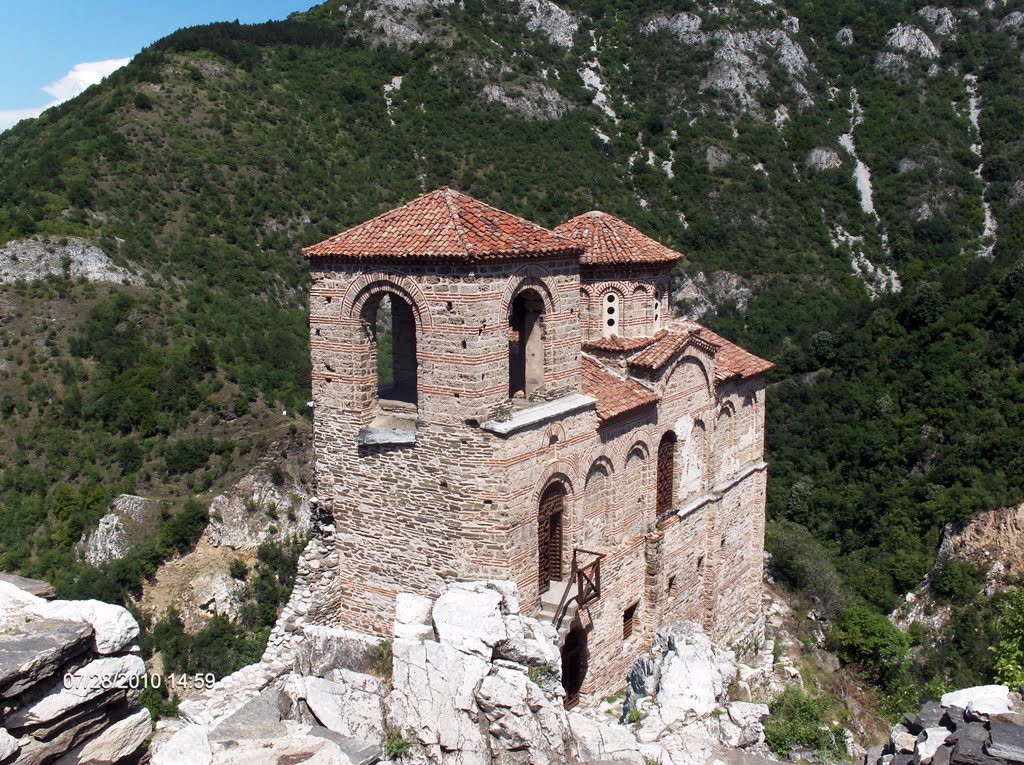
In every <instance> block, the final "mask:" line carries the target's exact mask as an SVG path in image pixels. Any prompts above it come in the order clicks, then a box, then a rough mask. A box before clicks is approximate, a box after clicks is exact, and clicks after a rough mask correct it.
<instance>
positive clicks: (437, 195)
mask: <svg viewBox="0 0 1024 765" xmlns="http://www.w3.org/2000/svg"><path fill="white" fill-rule="evenodd" d="M582 252H583V248H582V246H581V245H580V244H578V243H576V242H573V241H571V240H569V239H565V238H563V237H560V236H556V235H555V234H553V233H551V232H550V231H548V230H547V229H546V228H542V227H541V226H538V225H537V224H536V223H531V222H530V221H528V220H524V219H523V218H519V217H516V216H515V215H512V214H511V213H507V212H504V211H503V210H499V209H497V208H496V207H491V206H490V205H486V204H484V203H483V202H480V201H478V200H476V199H473V197H471V196H467V195H466V194H462V193H460V192H458V191H455V190H454V189H449V188H447V187H444V186H443V187H441V188H440V189H437V190H436V191H432V192H430V193H429V194H424V195H423V196H421V197H417V198H416V199H414V200H412V201H411V202H409V203H407V204H404V205H402V206H401V207H396V208H395V209H394V210H390V211H388V212H386V213H383V214H382V215H378V216H377V217H376V218H372V219H370V220H368V221H366V222H365V223H360V224H359V225H358V226H355V227H354V228H350V229H348V231H344V232H342V233H340V234H338V235H336V236H332V237H331V238H330V239H327V240H325V241H323V242H320V243H319V244H314V245H313V246H311V247H306V248H305V249H304V250H303V251H302V254H303V255H305V256H306V257H307V258H318V257H341V258H357V259H369V258H401V259H413V258H422V259H427V260H470V261H473V260H491V259H507V258H523V257H537V256H543V255H565V256H576V255H580V254H582Z"/></svg>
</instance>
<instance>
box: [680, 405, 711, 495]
mask: <svg viewBox="0 0 1024 765" xmlns="http://www.w3.org/2000/svg"><path fill="white" fill-rule="evenodd" d="M676 433H678V434H679V442H680V447H679V500H680V501H681V502H683V503H685V502H686V501H687V500H690V499H693V498H694V497H698V496H700V495H701V494H703V493H704V491H705V489H706V487H705V481H706V476H707V474H708V431H707V426H706V425H705V424H704V421H703V420H702V419H694V418H693V417H689V416H686V417H683V418H681V419H680V420H679V422H677V423H676Z"/></svg>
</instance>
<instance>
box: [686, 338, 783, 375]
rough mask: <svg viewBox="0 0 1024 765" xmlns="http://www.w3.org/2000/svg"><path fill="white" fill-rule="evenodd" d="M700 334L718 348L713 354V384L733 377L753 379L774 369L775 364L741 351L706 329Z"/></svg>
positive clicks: (736, 346)
mask: <svg viewBox="0 0 1024 765" xmlns="http://www.w3.org/2000/svg"><path fill="white" fill-rule="evenodd" d="M700 334H701V336H702V337H704V338H706V339H707V340H709V341H710V342H712V343H714V344H715V345H717V346H719V349H718V352H717V353H716V354H715V382H722V381H723V380H729V379H731V378H733V377H740V378H748V377H755V376H756V375H760V374H764V373H765V372H768V371H769V370H771V369H774V368H775V364H773V363H772V362H770V361H768V360H767V359H762V358H760V357H758V356H755V355H754V354H753V353H750V352H749V351H745V350H743V349H742V348H740V347H739V346H738V345H736V344H735V343H731V342H729V341H728V340H726V339H725V338H724V337H722V336H721V335H717V334H715V333H714V332H712V331H711V330H710V329H708V328H707V327H701V328H700Z"/></svg>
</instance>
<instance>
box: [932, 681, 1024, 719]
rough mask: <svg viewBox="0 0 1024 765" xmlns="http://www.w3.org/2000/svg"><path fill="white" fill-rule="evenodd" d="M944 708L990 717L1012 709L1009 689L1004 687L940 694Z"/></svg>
mask: <svg viewBox="0 0 1024 765" xmlns="http://www.w3.org/2000/svg"><path fill="white" fill-rule="evenodd" d="M941 703H942V706H944V707H960V708H961V709H966V710H968V713H970V712H971V711H972V710H973V712H975V713H976V714H981V715H992V714H998V713H999V712H1009V711H1010V710H1011V709H1012V704H1011V701H1010V689H1009V688H1007V687H1006V686H1005V685H977V686H973V687H971V688H962V689H961V690H958V691H951V692H950V693H944V694H942V700H941Z"/></svg>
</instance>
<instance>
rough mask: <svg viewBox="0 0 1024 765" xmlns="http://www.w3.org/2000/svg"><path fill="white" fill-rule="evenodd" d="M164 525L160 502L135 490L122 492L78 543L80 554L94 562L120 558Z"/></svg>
mask: <svg viewBox="0 0 1024 765" xmlns="http://www.w3.org/2000/svg"><path fill="white" fill-rule="evenodd" d="M159 526H160V503H159V502H158V501H156V500H152V499H147V498H146V497H139V496H136V495H134V494H122V495H121V496H119V497H118V498H117V499H115V500H114V501H113V502H111V503H110V507H108V508H107V513H106V515H104V516H103V517H102V518H100V522H99V524H98V525H97V526H96V528H95V529H94V530H93V531H92V532H90V533H88V534H84V535H83V536H82V539H81V540H80V541H79V542H78V544H77V545H75V550H76V552H78V554H79V555H80V556H81V557H82V558H83V559H84V560H85V562H86V563H89V564H91V565H93V566H99V565H101V564H103V563H107V562H109V561H112V560H119V559H121V558H123V557H124V556H125V555H127V554H128V551H129V550H131V549H132V547H133V546H134V545H135V544H136V543H138V542H139V541H141V540H142V539H144V538H146V537H147V536H150V535H151V534H154V533H156V531H157V529H158V528H159Z"/></svg>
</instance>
